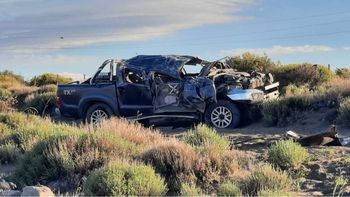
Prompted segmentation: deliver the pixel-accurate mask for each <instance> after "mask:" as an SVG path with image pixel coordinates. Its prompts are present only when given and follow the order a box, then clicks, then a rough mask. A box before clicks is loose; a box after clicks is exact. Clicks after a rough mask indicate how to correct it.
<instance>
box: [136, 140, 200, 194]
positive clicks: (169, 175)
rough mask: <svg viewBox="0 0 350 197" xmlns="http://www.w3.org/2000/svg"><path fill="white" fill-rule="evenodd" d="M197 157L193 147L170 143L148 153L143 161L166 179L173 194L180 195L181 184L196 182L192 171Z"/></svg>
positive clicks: (144, 155) (143, 157)
mask: <svg viewBox="0 0 350 197" xmlns="http://www.w3.org/2000/svg"><path fill="white" fill-rule="evenodd" d="M196 157H197V155H196V154H195V152H194V151H193V150H192V147H191V146H188V145H186V144H183V143H181V142H178V141H170V142H164V143H162V144H159V145H158V146H156V147H154V148H151V149H150V150H148V151H146V152H145V153H144V154H143V155H142V160H143V161H144V162H145V163H146V164H150V165H152V166H153V167H154V169H155V170H156V172H157V173H160V174H161V175H162V176H163V177H165V180H166V182H167V185H168V187H169V190H170V191H171V192H177V193H180V192H181V183H183V182H194V181H196V180H195V177H194V175H193V169H192V168H193V165H194V161H195V160H196Z"/></svg>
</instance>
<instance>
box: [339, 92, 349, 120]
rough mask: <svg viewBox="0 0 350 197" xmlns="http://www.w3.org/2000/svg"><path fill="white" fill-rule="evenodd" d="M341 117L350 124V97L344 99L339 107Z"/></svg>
mask: <svg viewBox="0 0 350 197" xmlns="http://www.w3.org/2000/svg"><path fill="white" fill-rule="evenodd" d="M339 119H340V120H341V121H342V122H344V123H345V124H346V125H347V126H350V97H349V98H346V99H344V100H343V101H342V102H341V103H340V107H339Z"/></svg>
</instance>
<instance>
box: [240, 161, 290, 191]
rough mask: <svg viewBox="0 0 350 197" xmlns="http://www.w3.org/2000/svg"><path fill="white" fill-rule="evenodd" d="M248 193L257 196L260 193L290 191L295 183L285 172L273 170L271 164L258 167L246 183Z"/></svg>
mask: <svg viewBox="0 0 350 197" xmlns="http://www.w3.org/2000/svg"><path fill="white" fill-rule="evenodd" d="M245 186H246V187H245V189H246V192H247V193H248V194H250V195H254V196H255V195H257V194H258V193H259V192H260V191H265V190H269V191H283V192H285V191H290V190H292V189H293V188H292V186H293V182H292V180H291V179H290V177H289V176H288V174H287V173H286V172H284V171H280V170H278V169H275V168H273V167H272V166H271V165H269V164H263V165H260V166H258V167H257V168H256V169H255V170H254V171H253V172H252V174H251V175H250V176H249V177H248V179H247V181H246V182H245Z"/></svg>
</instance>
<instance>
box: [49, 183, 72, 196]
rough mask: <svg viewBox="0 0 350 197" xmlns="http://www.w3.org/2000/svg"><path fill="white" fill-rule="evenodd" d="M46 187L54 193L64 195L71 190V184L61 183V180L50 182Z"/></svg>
mask: <svg viewBox="0 0 350 197" xmlns="http://www.w3.org/2000/svg"><path fill="white" fill-rule="evenodd" d="M47 186H48V187H49V188H51V189H52V191H54V192H56V193H57V192H60V193H62V192H63V193H64V192H68V191H69V190H71V189H72V184H69V182H68V181H62V180H58V181H51V182H49V183H48V184H47Z"/></svg>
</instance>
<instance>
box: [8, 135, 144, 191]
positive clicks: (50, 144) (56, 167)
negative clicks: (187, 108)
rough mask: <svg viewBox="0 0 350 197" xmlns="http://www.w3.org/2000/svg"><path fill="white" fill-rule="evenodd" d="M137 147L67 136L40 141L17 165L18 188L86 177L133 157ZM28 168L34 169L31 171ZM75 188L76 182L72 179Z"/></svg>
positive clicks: (112, 139) (107, 139)
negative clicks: (116, 162)
mask: <svg viewBox="0 0 350 197" xmlns="http://www.w3.org/2000/svg"><path fill="white" fill-rule="evenodd" d="M137 150H138V149H137V147H135V146H134V145H133V144H131V143H129V142H127V141H125V140H123V139H120V138H118V137H115V136H111V135H106V136H103V135H102V134H88V133H86V134H74V133H71V134H67V135H61V136H51V137H49V138H47V139H43V140H41V141H40V142H38V143H37V144H36V145H35V146H34V147H33V148H32V149H31V151H27V153H26V154H25V155H24V156H23V159H21V160H20V162H19V164H18V165H17V166H16V171H15V174H14V175H15V181H16V183H17V184H18V185H33V184H37V183H38V182H39V183H42V184H44V183H46V182H48V181H52V180H58V179H66V180H69V179H70V178H71V177H74V175H77V176H82V175H86V174H88V173H89V172H90V171H91V170H93V169H95V168H98V167H101V166H102V165H104V164H105V163H107V162H108V161H111V160H114V159H116V158H118V157H121V158H129V157H131V156H133V155H134V154H136V153H135V151H137ZM28 166H31V167H30V168H28ZM72 181H73V182H71V184H72V185H75V184H77V183H75V182H74V181H75V180H72Z"/></svg>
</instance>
